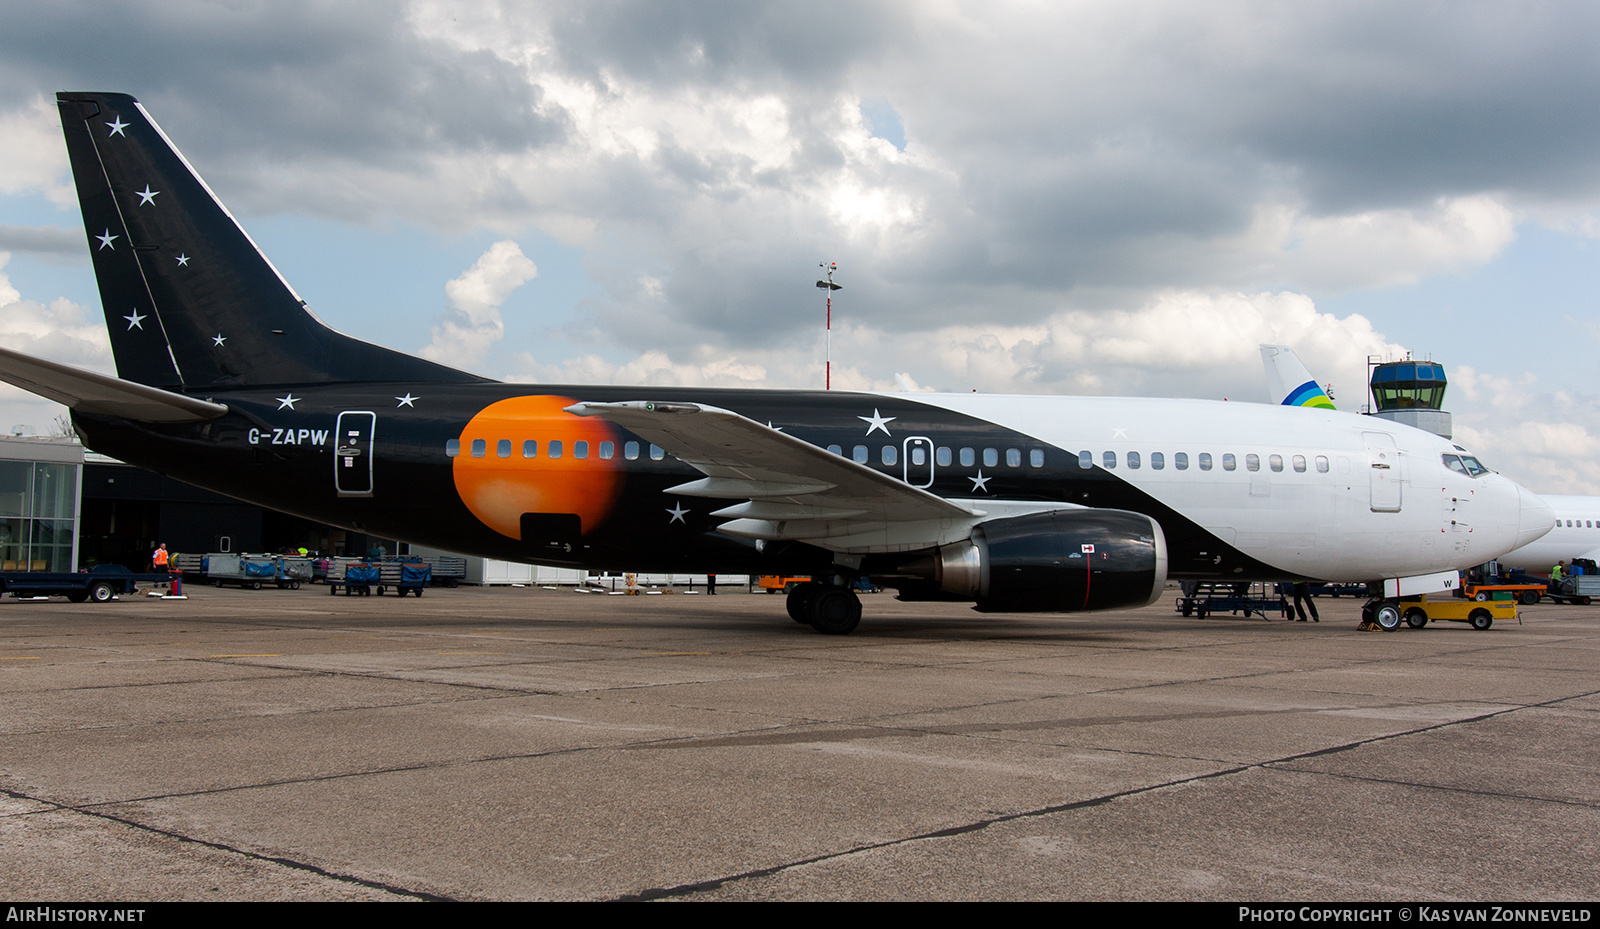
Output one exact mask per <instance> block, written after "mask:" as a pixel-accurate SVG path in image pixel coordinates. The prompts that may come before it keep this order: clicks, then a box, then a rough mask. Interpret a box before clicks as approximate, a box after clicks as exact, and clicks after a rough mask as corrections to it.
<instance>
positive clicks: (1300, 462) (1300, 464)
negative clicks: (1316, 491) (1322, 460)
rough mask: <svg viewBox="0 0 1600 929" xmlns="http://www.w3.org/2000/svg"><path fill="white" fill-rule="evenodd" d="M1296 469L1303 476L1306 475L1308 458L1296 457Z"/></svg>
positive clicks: (1294, 461) (1294, 460) (1294, 462)
mask: <svg viewBox="0 0 1600 929" xmlns="http://www.w3.org/2000/svg"><path fill="white" fill-rule="evenodd" d="M1293 464H1294V469H1295V470H1296V471H1298V472H1300V473H1301V474H1304V473H1306V456H1304V455H1296V456H1294V459H1293Z"/></svg>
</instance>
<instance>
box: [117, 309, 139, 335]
mask: <svg viewBox="0 0 1600 929" xmlns="http://www.w3.org/2000/svg"><path fill="white" fill-rule="evenodd" d="M122 318H123V319H125V320H127V321H128V331H129V332H132V331H133V330H135V329H139V330H141V331H142V330H143V329H144V326H142V325H141V323H143V322H144V320H145V317H143V316H140V315H139V308H138V307H134V308H133V315H132V316H124V317H122Z"/></svg>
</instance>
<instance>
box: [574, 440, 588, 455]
mask: <svg viewBox="0 0 1600 929" xmlns="http://www.w3.org/2000/svg"><path fill="white" fill-rule="evenodd" d="M572 457H574V458H588V457H589V443H588V442H585V441H584V440H582V439H579V440H578V441H576V442H574V443H572Z"/></svg>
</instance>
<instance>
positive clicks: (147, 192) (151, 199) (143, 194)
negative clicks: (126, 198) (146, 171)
mask: <svg viewBox="0 0 1600 929" xmlns="http://www.w3.org/2000/svg"><path fill="white" fill-rule="evenodd" d="M134 193H136V194H138V195H139V205H140V206H144V205H145V204H147V203H155V202H156V194H158V193H161V191H159V190H151V189H150V185H149V184H146V185H144V190H136V191H134Z"/></svg>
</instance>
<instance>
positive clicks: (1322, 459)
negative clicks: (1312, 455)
mask: <svg viewBox="0 0 1600 929" xmlns="http://www.w3.org/2000/svg"><path fill="white" fill-rule="evenodd" d="M1317 472H1318V473H1319V474H1327V473H1328V456H1326V455H1318V456H1317Z"/></svg>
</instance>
